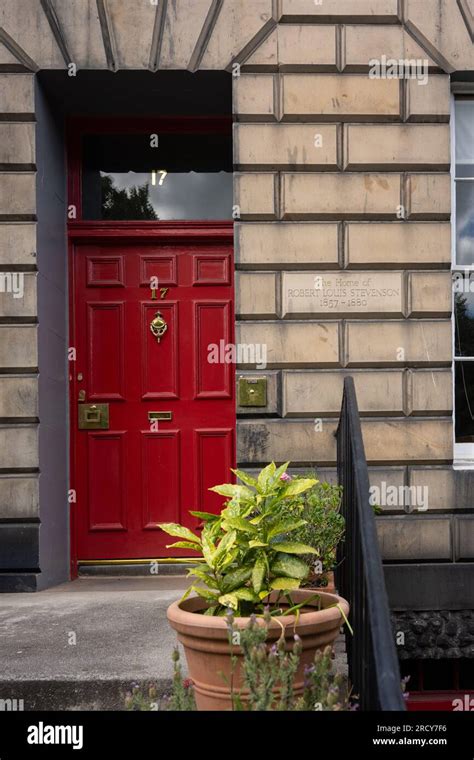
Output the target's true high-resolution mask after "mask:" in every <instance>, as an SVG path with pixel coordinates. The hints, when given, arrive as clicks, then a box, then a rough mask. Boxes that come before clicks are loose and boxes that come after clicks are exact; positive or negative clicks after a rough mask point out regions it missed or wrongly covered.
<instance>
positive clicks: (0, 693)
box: [0, 576, 188, 710]
mask: <svg viewBox="0 0 474 760" xmlns="http://www.w3.org/2000/svg"><path fill="white" fill-rule="evenodd" d="M187 585H188V583H187V579H186V578H184V577H182V576H163V577H149V576H148V577H146V578H141V577H139V578H137V577H135V578H130V577H114V578H79V579H78V580H75V581H72V582H70V583H64V584H61V585H60V586H56V587H55V588H52V589H47V590H45V591H39V592H37V593H35V594H3V595H2V605H1V607H0V659H1V662H2V673H1V677H0V699H12V700H15V699H16V700H21V699H23V700H24V709H25V710H88V709H90V710H114V709H123V708H124V705H123V693H124V692H125V691H127V689H129V688H130V685H131V684H132V683H134V682H135V683H138V684H140V685H144V684H148V683H150V681H153V682H155V683H156V685H157V691H158V695H160V696H161V695H163V694H164V693H167V692H169V689H170V685H171V679H172V674H173V663H172V660H171V655H172V651H173V648H174V646H175V643H176V638H175V633H174V631H173V630H172V629H171V628H170V626H169V625H168V621H167V619H166V610H167V608H168V606H169V604H171V602H173V601H175V600H176V599H179V598H180V596H181V595H182V593H183V590H184V589H185V588H186V587H187ZM74 642H75V643H74ZM184 670H185V668H184V667H183V671H184Z"/></svg>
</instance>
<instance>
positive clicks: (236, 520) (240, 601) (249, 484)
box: [160, 462, 349, 710]
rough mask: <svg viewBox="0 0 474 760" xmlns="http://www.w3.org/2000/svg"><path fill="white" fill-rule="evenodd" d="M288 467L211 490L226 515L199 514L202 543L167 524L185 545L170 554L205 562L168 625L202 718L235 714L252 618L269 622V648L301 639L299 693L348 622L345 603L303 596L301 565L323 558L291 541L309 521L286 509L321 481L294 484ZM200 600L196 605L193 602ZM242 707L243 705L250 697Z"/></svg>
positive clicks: (306, 593) (195, 571)
mask: <svg viewBox="0 0 474 760" xmlns="http://www.w3.org/2000/svg"><path fill="white" fill-rule="evenodd" d="M288 465H289V462H286V463H285V464H283V465H282V466H281V467H276V465H275V464H274V463H273V462H272V463H271V464H269V465H268V466H267V467H265V468H264V469H263V470H262V471H261V472H260V474H259V476H258V478H253V477H251V476H250V475H248V474H246V473H244V472H241V471H240V470H234V472H235V474H236V475H237V477H238V478H239V480H240V481H241V483H242V484H232V483H227V484H224V485H220V486H215V487H214V488H212V489H211V490H212V491H215V492H216V493H218V494H221V495H222V496H224V497H225V498H226V502H225V505H224V509H223V510H222V512H221V513H220V514H218V515H215V514H211V513H208V512H191V514H192V515H194V516H195V517H198V518H199V519H200V520H202V522H203V528H202V532H201V535H200V536H197V535H195V534H194V533H193V532H192V531H191V530H189V528H185V527H183V526H181V525H176V524H175V523H163V524H160V527H161V528H162V529H163V530H164V531H165V532H167V533H168V534H170V535H171V536H175V537H177V538H179V539H180V540H179V541H177V542H176V543H174V544H171V545H170V546H169V548H171V547H176V548H185V549H190V550H192V551H195V552H196V553H198V554H200V555H201V556H202V559H203V562H202V564H201V563H200V564H199V565H198V566H196V567H194V568H192V569H191V570H190V571H189V574H190V575H191V576H194V577H195V578H196V580H195V581H194V582H193V583H192V584H191V586H190V587H189V589H188V590H187V591H186V593H185V594H184V596H183V597H182V599H181V600H180V601H178V602H175V603H174V604H172V605H171V606H170V607H169V609H168V620H169V622H170V624H171V626H172V627H173V628H174V629H175V630H176V631H177V634H178V639H179V641H180V642H181V643H182V644H183V647H184V650H185V654H186V659H187V663H188V669H189V674H190V677H191V679H192V680H193V682H194V690H195V697H196V703H197V707H198V709H200V710H225V709H230V708H231V706H232V699H231V693H232V686H231V681H232V684H233V688H235V687H236V686H237V687H239V685H241V684H242V674H241V660H242V651H241V649H240V647H239V641H238V631H239V629H243V628H245V627H246V626H248V623H249V617H250V616H251V615H255V616H256V620H257V621H258V622H259V623H261V624H262V625H264V624H265V622H264V619H263V618H264V616H265V618H266V619H270V621H271V622H270V623H269V624H268V638H267V641H268V644H269V646H272V645H273V644H274V643H275V642H276V641H277V640H279V639H281V640H282V641H283V642H284V646H285V648H287V649H289V648H290V647H291V645H292V642H293V639H294V635H297V636H298V637H299V639H301V658H300V662H299V666H298V669H297V671H296V673H295V677H294V689H295V693H301V691H302V689H303V681H304V668H305V666H311V664H312V662H313V660H314V656H315V653H316V651H317V650H320V649H324V648H325V647H326V646H328V645H332V644H333V642H334V640H335V638H336V637H337V635H338V633H339V629H340V627H341V625H342V623H343V622H344V620H347V614H348V612H349V605H348V603H347V602H346V600H344V599H342V598H341V597H338V596H336V595H334V594H329V593H327V592H318V593H314V590H309V589H302V588H301V585H302V583H303V582H304V581H305V580H306V579H307V577H308V575H309V571H310V568H309V565H308V562H307V561H305V560H304V559H303V557H305V556H307V555H312V554H315V552H316V550H315V549H314V548H313V547H311V546H309V545H307V544H303V543H301V542H298V541H294V540H292V535H293V533H294V532H295V531H297V530H298V529H299V528H301V527H302V526H303V525H305V524H306V521H305V520H304V518H302V517H296V518H295V516H293V515H288V511H287V507H288V504H289V500H290V499H293V498H294V497H296V496H298V495H299V494H302V493H304V492H305V491H307V490H308V489H310V488H311V487H312V486H314V485H315V484H316V483H317V481H316V480H315V479H313V478H298V479H294V480H292V479H289V478H288V476H286V470H287V467H288ZM192 592H194V594H195V595H194V596H190V595H191V594H192ZM228 611H230V613H231V614H232V615H233V618H234V627H235V630H236V638H235V640H234V641H232V645H233V655H234V657H231V644H230V643H229V640H228V636H227V622H226V614H227V613H228ZM280 645H281V642H280ZM235 659H236V660H237V664H236V666H235V667H233V664H232V661H233V660H234V661H235ZM242 698H243V699H244V700H245V689H243V691H242Z"/></svg>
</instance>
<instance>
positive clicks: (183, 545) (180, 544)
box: [166, 541, 201, 553]
mask: <svg viewBox="0 0 474 760" xmlns="http://www.w3.org/2000/svg"><path fill="white" fill-rule="evenodd" d="M166 548H167V549H192V550H193V552H199V553H201V548H200V547H199V546H198V545H197V544H192V543H191V541H176V543H174V544H166Z"/></svg>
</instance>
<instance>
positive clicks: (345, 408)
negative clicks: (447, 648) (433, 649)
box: [336, 377, 406, 710]
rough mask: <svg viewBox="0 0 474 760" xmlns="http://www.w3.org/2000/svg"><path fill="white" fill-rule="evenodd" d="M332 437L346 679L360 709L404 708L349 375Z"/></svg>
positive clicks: (352, 381)
mask: <svg viewBox="0 0 474 760" xmlns="http://www.w3.org/2000/svg"><path fill="white" fill-rule="evenodd" d="M336 437H337V471H338V481H339V485H341V486H342V487H343V493H342V502H341V514H342V515H343V517H344V519H345V521H346V536H345V540H344V542H343V544H342V545H341V546H340V547H339V549H338V567H337V570H336V582H337V587H338V589H339V592H340V593H341V595H342V596H343V597H345V598H346V599H347V600H348V602H349V604H350V606H351V621H352V627H353V629H354V635H353V636H351V634H350V632H347V631H346V645H347V647H346V648H347V655H348V662H349V678H350V682H351V685H352V687H353V693H354V694H357V696H358V699H359V704H360V707H361V709H362V710H405V709H406V708H405V700H404V698H403V694H402V689H401V680H400V669H399V666H398V658H397V653H396V649H395V643H394V639H393V632H392V627H391V623H390V611H389V606H388V598H387V591H386V588H385V579H384V574H383V566H382V560H381V557H380V552H379V547H378V540H377V531H376V525H375V517H374V512H373V509H372V507H371V505H370V501H369V496H370V491H369V472H368V468H367V461H366V458H365V450H364V443H363V439H362V432H361V426H360V419H359V410H358V407H357V398H356V393H355V387H354V380H353V378H352V377H346V378H345V380H344V392H343V398H342V407H341V416H340V420H339V426H338V429H337V432H336Z"/></svg>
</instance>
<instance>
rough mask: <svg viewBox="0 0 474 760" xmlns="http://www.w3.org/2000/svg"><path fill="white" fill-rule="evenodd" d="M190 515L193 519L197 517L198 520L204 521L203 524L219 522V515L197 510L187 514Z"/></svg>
mask: <svg viewBox="0 0 474 760" xmlns="http://www.w3.org/2000/svg"><path fill="white" fill-rule="evenodd" d="M189 514H190V515H193V517H197V518H198V519H199V520H204V521H205V522H212V521H214V520H219V518H220V515H215V514H214V513H213V512H199V511H198V510H194V509H193V510H191V511H190V512H189Z"/></svg>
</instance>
